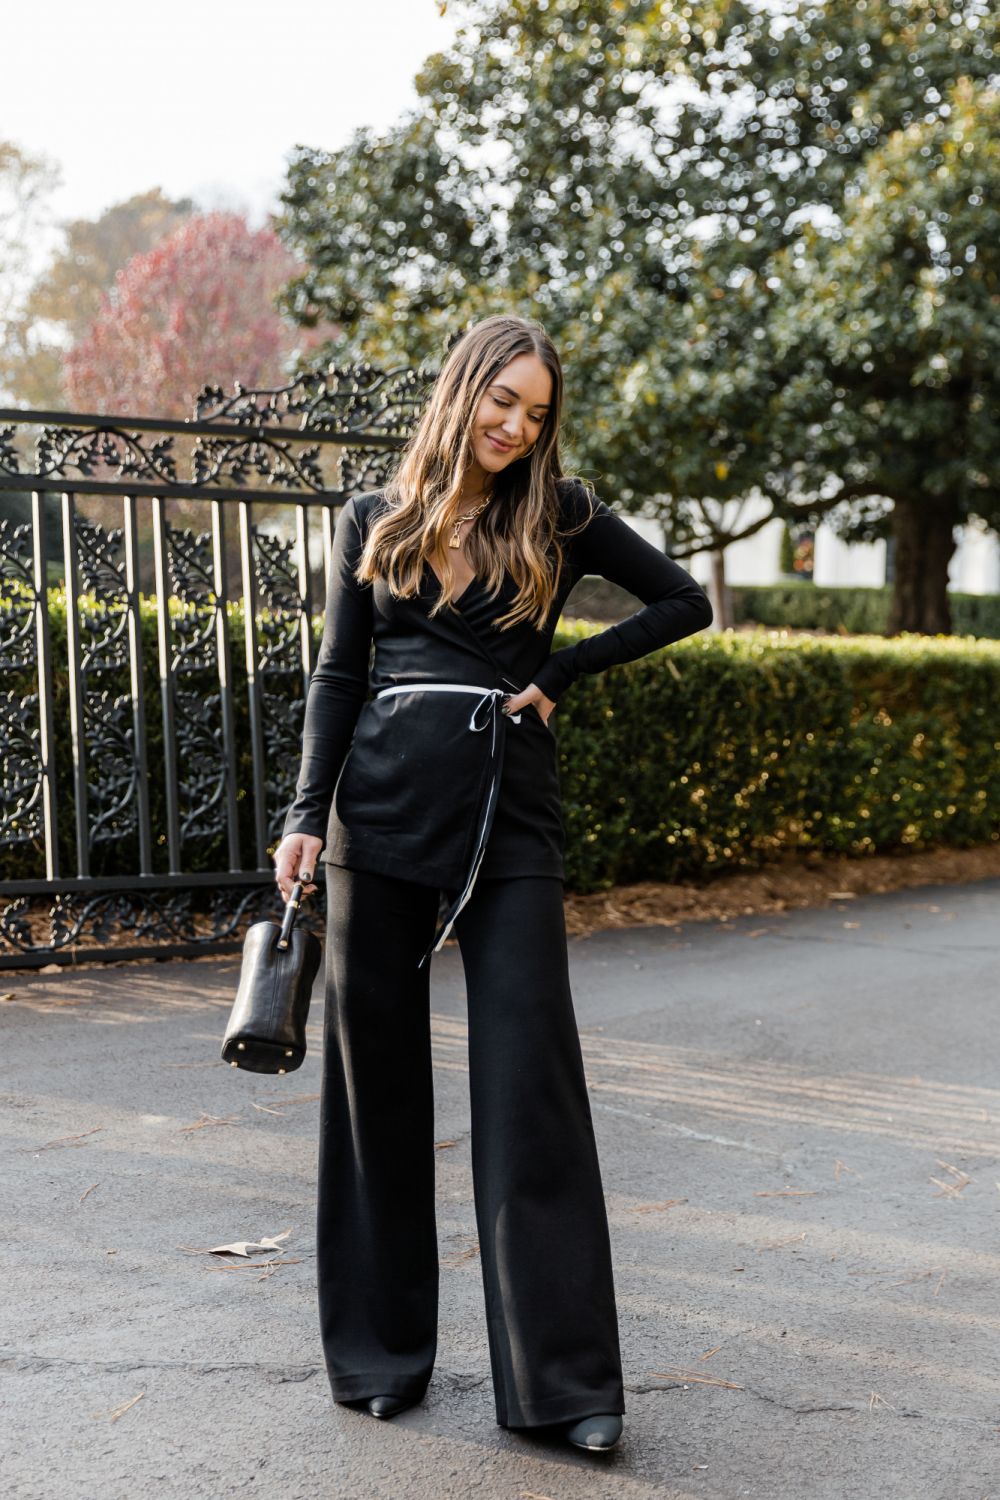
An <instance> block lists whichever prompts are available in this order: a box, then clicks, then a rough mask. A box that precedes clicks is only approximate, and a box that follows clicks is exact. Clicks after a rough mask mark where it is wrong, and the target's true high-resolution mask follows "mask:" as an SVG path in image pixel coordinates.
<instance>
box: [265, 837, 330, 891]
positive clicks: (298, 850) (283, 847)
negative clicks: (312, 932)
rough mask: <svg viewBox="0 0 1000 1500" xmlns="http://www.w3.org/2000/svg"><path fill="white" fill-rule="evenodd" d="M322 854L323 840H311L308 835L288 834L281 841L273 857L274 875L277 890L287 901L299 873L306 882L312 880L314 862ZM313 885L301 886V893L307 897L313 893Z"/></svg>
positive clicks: (314, 869) (314, 867)
mask: <svg viewBox="0 0 1000 1500" xmlns="http://www.w3.org/2000/svg"><path fill="white" fill-rule="evenodd" d="M322 852H323V840H322V839H316V838H313V837H312V836H311V835H310V834H308V833H289V834H286V836H285V837H284V838H283V839H282V840H281V843H280V844H279V845H278V848H277V852H276V853H275V856H274V873H275V876H276V878H277V881H278V889H279V891H280V892H281V894H282V896H284V898H285V900H286V901H287V900H288V898H289V896H291V894H292V886H293V885H294V884H295V882H296V880H298V879H299V872H300V871H301V873H302V875H303V876H304V877H305V879H307V880H312V878H313V875H314V874H315V871H316V861H317V860H318V859H319V857H320V855H321V853H322ZM315 889H316V887H315V886H314V885H307V886H303V893H304V894H305V895H307V896H308V895H309V894H310V892H312V891H314V890H315Z"/></svg>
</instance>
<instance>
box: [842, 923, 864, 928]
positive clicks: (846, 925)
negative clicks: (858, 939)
mask: <svg viewBox="0 0 1000 1500" xmlns="http://www.w3.org/2000/svg"><path fill="white" fill-rule="evenodd" d="M843 925H844V926H845V927H860V926H861V923H860V922H845V923H844V924H843Z"/></svg>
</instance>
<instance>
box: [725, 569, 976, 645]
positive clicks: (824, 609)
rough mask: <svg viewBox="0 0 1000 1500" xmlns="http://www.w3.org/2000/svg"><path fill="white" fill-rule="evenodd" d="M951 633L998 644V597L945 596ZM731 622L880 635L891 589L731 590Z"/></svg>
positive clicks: (797, 586)
mask: <svg viewBox="0 0 1000 1500" xmlns="http://www.w3.org/2000/svg"><path fill="white" fill-rule="evenodd" d="M948 598H949V601H950V603H951V617H952V621H953V625H954V634H955V635H957V636H970V635H971V636H977V637H979V638H983V639H986V640H992V641H996V640H1000V595H997V594H949V596H948ZM732 599H733V616H734V619H735V621H736V623H737V624H738V625H739V624H742V623H743V622H744V621H748V620H753V621H756V623H757V624H758V625H768V626H771V627H773V628H776V629H779V630H780V629H783V628H790V629H793V630H829V631H846V632H847V634H848V635H885V634H886V631H887V629H888V623H889V611H890V609H891V607H892V589H889V588H885V589H865V588H820V587H818V586H816V585H813V584H808V583H787V584H785V583H775V584H765V585H763V586H756V585H753V586H744V587H743V588H734V589H733V590H732Z"/></svg>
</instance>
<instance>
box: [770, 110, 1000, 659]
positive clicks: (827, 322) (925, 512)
mask: <svg viewBox="0 0 1000 1500" xmlns="http://www.w3.org/2000/svg"><path fill="white" fill-rule="evenodd" d="M945 111H948V112H947V113H945ZM941 114H943V115H944V118H941ZM855 187H856V192H855V195H854V196H853V197H852V198H851V199H850V200H849V202H848V204H847V205H846V207H845V213H844V224H843V233H842V236H841V238H840V240H839V241H837V242H833V243H830V242H828V243H827V244H825V245H822V246H817V247H816V251H817V252H818V253H815V254H813V255H812V256H807V257H806V258H805V259H804V261H803V262H802V264H801V265H800V266H799V268H798V270H797V273H796V271H795V270H792V272H791V276H790V277H789V285H788V295H787V307H788V315H789V332H788V337H789V339H790V340H792V339H794V340H797V339H799V338H800V337H801V333H800V327H801V325H803V324H805V325H806V326H807V327H808V329H809V335H808V336H810V337H811V338H812V340H813V342H814V343H815V344H817V345H819V346H822V347H823V348H824V350H825V351H826V361H827V366H828V373H827V382H828V383H829V384H831V385H833V386H834V395H835V396H836V398H837V400H836V402H835V404H834V409H833V412H832V413H831V414H830V415H829V416H828V417H827V419H826V420H825V421H824V422H823V424H822V437H821V439H820V443H821V451H822V454H823V457H824V460H825V461H826V462H827V463H829V465H830V466H831V468H833V469H834V470H835V472H836V473H838V474H839V475H841V476H842V489H841V491H840V493H841V495H842V496H843V497H845V498H846V499H848V500H850V501H851V502H853V505H854V516H853V520H854V528H855V530H856V532H858V533H859V534H862V535H864V534H866V533H867V534H869V535H870V534H872V533H874V532H877V531H879V530H884V527H885V522H884V520H883V518H882V506H881V500H882V498H883V497H885V498H888V499H889V500H891V501H892V511H891V514H890V516H889V524H890V525H891V528H892V535H893V536H894V537H895V541H896V577H897V584H896V590H895V595H894V599H893V606H892V611H891V614H890V620H889V630H890V632H891V633H893V634H895V633H897V632H899V631H904V630H924V631H931V632H942V633H945V634H947V633H948V632H950V629H951V616H950V611H949V607H948V594H947V585H948V564H949V562H950V560H951V557H952V554H953V552H954V550H955V543H954V531H955V527H956V526H958V525H960V524H962V523H963V522H965V521H967V520H968V519H969V518H970V517H978V518H979V519H981V520H983V521H985V522H986V523H987V525H989V526H991V527H993V528H997V527H1000V99H998V98H997V95H996V94H995V93H991V92H984V91H983V90H981V89H976V88H975V87H973V86H972V84H971V83H969V82H968V81H963V82H961V83H960V84H959V85H958V86H957V88H955V89H954V90H952V92H951V94H950V95H949V100H948V102H947V104H946V105H945V110H943V111H941V113H940V114H939V116H938V118H936V119H935V120H933V121H931V122H922V123H920V124H914V125H911V126H910V127H909V128H908V129H907V130H906V131H899V132H897V133H896V134H894V135H893V136H892V137H891V138H890V140H889V141H888V142H887V144H886V145H885V147H884V148H882V149H880V150H878V151H875V152H873V153H872V154H871V156H870V157H869V159H868V161H867V163H866V165H865V170H864V172H863V174H862V175H861V177H860V178H859V179H858V180H857V182H856V184H855ZM873 501H874V502H875V505H874V510H873V509H872V502H873Z"/></svg>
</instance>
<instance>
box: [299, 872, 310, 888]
mask: <svg viewBox="0 0 1000 1500" xmlns="http://www.w3.org/2000/svg"><path fill="white" fill-rule="evenodd" d="M299 879H300V880H301V881H302V884H303V885H308V884H309V882H310V880H312V871H310V872H309V874H308V875H305V874H303V875H300V876H299Z"/></svg>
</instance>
